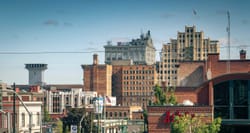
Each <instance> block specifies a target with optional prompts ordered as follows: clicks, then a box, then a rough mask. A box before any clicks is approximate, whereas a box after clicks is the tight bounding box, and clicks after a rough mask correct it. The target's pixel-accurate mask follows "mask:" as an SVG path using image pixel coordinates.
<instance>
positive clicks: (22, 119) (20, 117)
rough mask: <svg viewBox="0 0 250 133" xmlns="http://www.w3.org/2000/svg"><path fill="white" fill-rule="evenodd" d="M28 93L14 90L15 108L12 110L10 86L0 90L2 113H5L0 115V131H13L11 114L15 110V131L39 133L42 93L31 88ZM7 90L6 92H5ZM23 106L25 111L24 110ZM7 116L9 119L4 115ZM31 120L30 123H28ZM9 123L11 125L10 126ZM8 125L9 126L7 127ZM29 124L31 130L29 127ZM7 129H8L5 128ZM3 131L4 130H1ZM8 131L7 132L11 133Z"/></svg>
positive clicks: (40, 127) (17, 89)
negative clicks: (0, 94) (0, 92)
mask: <svg viewBox="0 0 250 133" xmlns="http://www.w3.org/2000/svg"><path fill="white" fill-rule="evenodd" d="M31 88H33V89H31V90H30V91H29V92H23V91H20V89H19V88H16V95H17V97H16V99H15V108H13V107H14V106H13V105H14V104H13V100H14V99H13V92H11V91H12V90H9V89H12V88H11V87H10V86H8V87H4V88H2V89H3V90H1V91H2V111H3V112H6V113H5V114H1V117H0V122H1V123H0V131H1V132H4V131H6V132H7V131H8V130H11V131H13V130H14V126H13V123H14V122H13V118H14V117H13V116H14V115H13V114H14V110H15V131H16V132H20V133H25V132H29V131H31V133H38V132H39V133H40V132H41V129H42V113H43V111H42V100H43V93H42V92H41V91H40V90H39V89H38V88H37V89H34V88H36V87H33V86H32V87H31ZM6 89H8V90H6ZM25 106H26V108H27V110H26V109H25ZM6 114H9V117H6V116H4V115H6ZM30 114H31V118H30ZM30 120H31V121H30ZM10 123H11V124H10ZM9 124H10V125H9ZM30 124H31V129H30V127H29V125H30ZM7 127H8V128H7ZM3 129H4V130H3ZM11 131H8V132H11Z"/></svg>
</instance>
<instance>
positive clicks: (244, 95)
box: [233, 80, 248, 106]
mask: <svg viewBox="0 0 250 133" xmlns="http://www.w3.org/2000/svg"><path fill="white" fill-rule="evenodd" d="M233 88H234V105H245V106H247V105H248V81H247V80H235V81H234V86H233Z"/></svg>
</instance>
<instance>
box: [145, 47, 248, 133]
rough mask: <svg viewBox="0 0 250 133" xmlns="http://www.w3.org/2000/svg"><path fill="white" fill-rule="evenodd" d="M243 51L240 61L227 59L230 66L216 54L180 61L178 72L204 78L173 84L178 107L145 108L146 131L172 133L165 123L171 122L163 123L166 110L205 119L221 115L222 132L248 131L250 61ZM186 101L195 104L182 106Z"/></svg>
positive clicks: (184, 75) (186, 75)
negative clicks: (193, 83)
mask: <svg viewBox="0 0 250 133" xmlns="http://www.w3.org/2000/svg"><path fill="white" fill-rule="evenodd" d="M245 54H246V52H242V51H241V52H240V57H241V58H240V59H239V60H229V61H230V66H228V60H220V59H219V54H208V58H207V61H204V62H203V64H202V62H180V64H179V68H182V69H183V70H182V71H180V72H181V73H178V74H180V75H183V77H195V75H196V76H198V77H203V81H201V80H197V78H193V79H192V80H189V81H188V82H191V83H192V82H199V83H198V84H196V85H194V86H190V87H187V86H185V85H186V83H187V82H186V80H187V79H185V78H182V80H183V81H185V82H183V83H184V84H183V85H184V86H181V87H176V90H175V96H176V99H177V101H178V103H180V104H179V105H178V106H161V107H160V106H157V107H154V106H149V107H147V109H148V121H149V132H154V133H157V132H158V133H160V132H171V131H170V130H171V129H170V126H167V124H169V123H170V122H169V123H165V122H164V118H166V117H165V116H166V114H167V111H170V113H174V112H176V111H180V112H181V111H182V112H193V113H199V114H203V115H204V114H205V115H204V116H206V118H205V119H206V120H212V119H214V118H216V117H221V118H222V125H221V131H220V132H221V133H227V132H231V133H237V132H250V128H249V127H250V125H249V123H250V105H249V103H250V99H249V97H250V74H249V72H250V60H247V59H246V58H245V57H246V55H245ZM228 67H229V68H230V69H229V70H228V69H227V68H228ZM185 68H186V69H185ZM201 68H202V71H201ZM185 70H186V73H185ZM180 82H182V81H180ZM188 84H189V83H188ZM163 87H164V86H163ZM186 100H189V101H191V102H192V103H194V105H193V106H183V104H181V103H183V102H184V101H186ZM172 110H174V111H172Z"/></svg>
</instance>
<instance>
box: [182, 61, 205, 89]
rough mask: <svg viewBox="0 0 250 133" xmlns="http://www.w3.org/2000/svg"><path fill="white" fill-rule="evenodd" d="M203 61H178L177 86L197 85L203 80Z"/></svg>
mask: <svg viewBox="0 0 250 133" xmlns="http://www.w3.org/2000/svg"><path fill="white" fill-rule="evenodd" d="M204 65H205V63H204V62H180V64H179V68H178V71H177V76H178V81H177V86H185V87H187V86H198V85H200V84H202V83H203V82H204V80H205V77H204V76H205V75H204Z"/></svg>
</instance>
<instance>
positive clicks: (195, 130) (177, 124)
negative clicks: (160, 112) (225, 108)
mask: <svg viewBox="0 0 250 133" xmlns="http://www.w3.org/2000/svg"><path fill="white" fill-rule="evenodd" d="M220 125H221V118H216V119H214V121H213V122H212V123H211V124H207V123H205V122H204V121H202V119H201V117H192V116H191V115H189V114H185V115H182V116H175V120H174V122H173V123H172V129H171V132H172V133H218V132H219V131H220Z"/></svg>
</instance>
